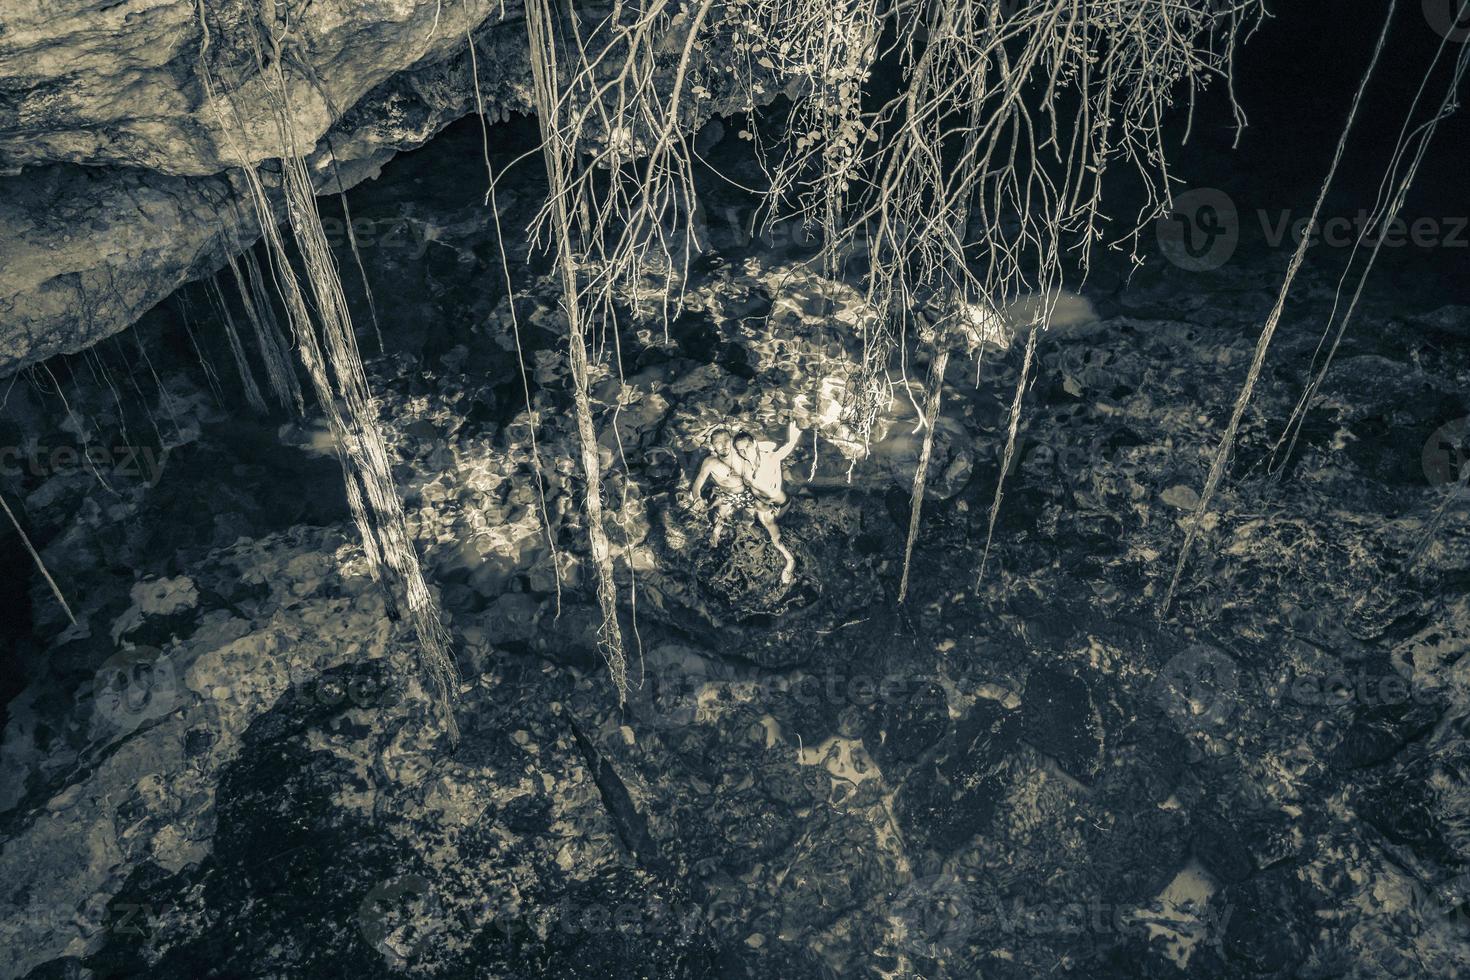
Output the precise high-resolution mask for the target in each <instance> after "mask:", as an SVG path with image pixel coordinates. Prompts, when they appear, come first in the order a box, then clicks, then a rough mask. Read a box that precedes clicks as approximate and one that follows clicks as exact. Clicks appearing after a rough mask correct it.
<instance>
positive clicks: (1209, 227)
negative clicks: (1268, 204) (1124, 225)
mask: <svg viewBox="0 0 1470 980" xmlns="http://www.w3.org/2000/svg"><path fill="white" fill-rule="evenodd" d="M1154 232H1155V234H1156V235H1157V236H1158V239H1159V248H1160V249H1161V250H1162V251H1163V253H1164V257H1165V258H1167V259H1168V260H1169V261H1170V262H1172V263H1174V264H1175V265H1177V266H1178V267H1179V268H1181V269H1184V270H1185V271H1187V272H1207V271H1209V270H1211V269H1218V268H1220V266H1222V265H1224V264H1225V263H1226V262H1229V261H1230V256H1232V255H1234V254H1235V247H1236V246H1237V245H1239V244H1240V212H1238V211H1237V210H1236V208H1235V202H1234V201H1232V200H1231V199H1230V195H1229V194H1226V193H1225V192H1224V191H1222V190H1220V189H1218V188H1215V187H1200V188H1196V189H1195V190H1192V191H1185V192H1184V193H1183V194H1179V195H1177V196H1176V197H1175V198H1174V206H1173V207H1172V208H1170V209H1169V210H1168V211H1166V212H1164V213H1163V214H1161V215H1159V217H1158V220H1157V221H1155V222H1154Z"/></svg>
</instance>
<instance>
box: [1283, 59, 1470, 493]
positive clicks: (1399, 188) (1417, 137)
mask: <svg viewBox="0 0 1470 980" xmlns="http://www.w3.org/2000/svg"><path fill="white" fill-rule="evenodd" d="M1449 43H1450V39H1449V35H1446V36H1445V37H1444V39H1443V40H1442V41H1441V42H1440V46H1439V49H1438V50H1437V51H1436V52H1435V55H1434V58H1433V59H1431V60H1430V62H1429V65H1428V66H1427V67H1426V68H1425V69H1424V80H1423V81H1422V82H1421V83H1420V85H1419V89H1418V91H1417V92H1416V93H1415V95H1414V101H1413V102H1412V103H1411V104H1410V105H1409V110H1408V112H1407V113H1406V114H1405V116H1404V123H1403V126H1402V127H1400V129H1399V136H1398V141H1397V143H1396V144H1395V146H1394V152H1393V156H1392V158H1391V160H1390V163H1389V165H1388V169H1387V171H1386V172H1385V173H1384V175H1383V180H1382V182H1381V183H1380V185H1379V196H1378V201H1377V202H1376V203H1375V206H1374V209H1373V213H1372V214H1370V215H1369V216H1368V220H1367V221H1365V222H1363V227H1362V228H1360V229H1359V231H1358V238H1357V240H1356V241H1355V242H1353V249H1352V252H1351V253H1350V255H1349V256H1348V265H1347V268H1345V269H1344V270H1343V272H1342V277H1341V278H1340V279H1339V280H1338V283H1337V292H1336V294H1335V295H1334V297H1333V302H1332V312H1331V313H1330V314H1329V315H1328V317H1327V326H1326V327H1325V328H1324V329H1323V331H1322V339H1321V340H1320V341H1318V344H1317V349H1316V350H1315V351H1313V352H1312V367H1311V369H1310V370H1311V376H1310V379H1309V380H1308V382H1307V384H1306V386H1305V387H1304V388H1303V390H1302V394H1301V397H1300V398H1299V399H1298V400H1297V403H1296V405H1295V406H1294V407H1293V409H1292V412H1291V416H1290V417H1289V418H1288V419H1287V421H1286V426H1285V427H1284V428H1283V430H1282V433H1281V436H1280V438H1278V439H1277V440H1276V442H1275V444H1274V445H1273V446H1272V447H1271V454H1270V458H1269V460H1270V463H1275V461H1276V459H1277V456H1278V455H1279V456H1280V459H1281V462H1280V463H1279V464H1276V465H1277V468H1276V470H1275V473H1276V475H1277V476H1278V477H1279V476H1280V475H1281V474H1282V473H1284V472H1285V470H1286V466H1287V462H1288V461H1289V460H1290V459H1291V456H1292V453H1293V452H1294V451H1295V450H1296V444H1297V440H1298V439H1299V438H1300V437H1301V433H1302V425H1303V424H1304V423H1305V422H1306V419H1307V412H1308V410H1309V409H1310V408H1311V407H1312V403H1313V402H1314V401H1315V400H1316V398H1317V393H1318V392H1319V391H1320V390H1321V389H1322V383H1323V382H1324V381H1325V380H1326V379H1327V372H1328V369H1329V368H1331V367H1332V360H1333V358H1334V357H1336V356H1337V351H1338V348H1339V347H1340V346H1341V345H1342V339H1343V337H1344V336H1345V335H1346V334H1347V328H1348V325H1349V324H1350V323H1351V322H1352V319H1353V314H1354V313H1355V312H1356V311H1357V309H1358V301H1359V300H1360V299H1362V296H1363V287H1364V286H1365V285H1367V282H1368V275H1369V273H1371V272H1372V271H1373V266H1374V265H1375V264H1376V263H1377V261H1378V254H1379V251H1380V250H1381V249H1382V248H1383V243H1384V241H1385V240H1387V238H1388V236H1386V235H1384V234H1382V229H1384V228H1388V227H1392V226H1393V224H1394V222H1396V221H1397V220H1398V216H1399V212H1400V211H1401V210H1402V209H1403V206H1404V201H1405V199H1406V198H1407V197H1408V195H1409V188H1410V187H1412V186H1413V185H1414V179H1415V178H1416V177H1417V176H1418V175H1419V166H1420V164H1422V163H1423V162H1424V156H1425V154H1426V153H1427V152H1428V150H1429V144H1430V142H1431V141H1432V140H1433V139H1434V134H1435V132H1436V130H1438V129H1439V124H1440V123H1441V122H1442V121H1443V120H1445V119H1446V118H1448V117H1449V116H1451V115H1453V114H1454V113H1455V111H1456V110H1457V109H1458V108H1459V104H1460V100H1459V94H1458V93H1459V90H1460V85H1461V83H1462V82H1463V81H1464V79H1465V75H1466V72H1467V69H1470V45H1462V46H1461V48H1460V52H1459V55H1458V56H1457V59H1456V61H1455V67H1454V71H1453V73H1452V74H1451V77H1450V80H1449V83H1448V85H1447V87H1446V90H1445V93H1444V96H1443V97H1442V98H1441V99H1440V102H1439V107H1438V109H1437V110H1436V111H1435V113H1434V115H1433V116H1432V117H1431V118H1429V119H1428V120H1427V121H1425V122H1424V123H1423V124H1421V125H1420V126H1418V127H1415V128H1414V129H1413V131H1412V132H1410V126H1411V124H1412V123H1413V119H1414V115H1415V113H1416V111H1417V109H1418V107H1419V100H1420V98H1421V97H1422V96H1423V94H1424V89H1425V88H1426V87H1427V86H1428V84H1429V78H1430V76H1431V75H1432V74H1433V73H1434V70H1435V68H1436V67H1437V66H1438V64H1439V59H1440V57H1441V56H1442V55H1443V53H1444V50H1445V47H1446V46H1447V45H1448V44H1449ZM1411 141H1415V142H1416V145H1415V146H1414V152H1413V156H1412V158H1411V159H1410V160H1409V162H1408V165H1407V167H1406V168H1405V169H1404V172H1403V175H1402V177H1400V178H1399V179H1398V180H1397V181H1395V180H1394V178H1395V176H1396V175H1397V174H1398V170H1399V167H1400V165H1401V164H1402V163H1403V161H1404V156H1405V154H1406V153H1407V152H1408V150H1409V144H1410V142H1411ZM1391 186H1392V188H1393V189H1392V192H1390V187H1391ZM1370 237H1371V238H1372V239H1374V241H1373V249H1372V251H1371V252H1369V253H1368V259H1367V262H1366V264H1365V265H1364V267H1363V271H1362V273H1360V274H1359V276H1358V282H1357V285H1356V286H1355V287H1354V289H1353V295H1352V297H1351V299H1349V300H1348V305H1347V309H1346V310H1345V311H1344V313H1343V316H1342V319H1341V320H1340V321H1337V332H1336V333H1335V334H1333V336H1332V344H1331V346H1329V347H1328V348H1327V355H1326V357H1325V358H1323V360H1322V364H1321V366H1320V367H1318V366H1317V359H1318V357H1319V356H1321V354H1322V347H1323V345H1324V344H1326V342H1327V337H1328V335H1329V334H1331V333H1332V324H1333V321H1334V320H1336V319H1337V307H1338V303H1339V301H1340V300H1341V298H1342V290H1343V287H1344V286H1345V285H1346V284H1347V278H1348V276H1349V275H1351V273H1352V267H1353V260H1354V259H1356V258H1357V255H1358V252H1359V250H1360V249H1362V247H1363V243H1364V242H1365V241H1366V240H1367V239H1369V238H1370Z"/></svg>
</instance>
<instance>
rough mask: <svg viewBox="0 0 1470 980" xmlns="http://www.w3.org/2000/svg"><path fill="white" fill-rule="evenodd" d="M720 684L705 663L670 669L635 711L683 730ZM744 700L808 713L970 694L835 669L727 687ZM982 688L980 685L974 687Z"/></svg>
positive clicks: (905, 676) (929, 681) (949, 682)
mask: <svg viewBox="0 0 1470 980" xmlns="http://www.w3.org/2000/svg"><path fill="white" fill-rule="evenodd" d="M716 681H717V679H716V678H715V677H713V676H712V675H711V674H710V673H709V672H708V668H707V666H705V664H704V663H703V662H702V661H695V662H694V663H693V665H692V666H682V665H681V666H678V667H674V666H670V667H667V668H664V669H661V670H653V671H650V672H649V675H648V681H647V683H645V684H644V686H643V688H642V689H641V690H640V691H639V692H638V693H637V694H636V695H635V697H634V700H633V708H634V711H635V713H636V714H637V716H638V719H639V724H640V725H642V726H645V727H651V728H664V729H672V728H682V727H685V726H688V725H692V724H695V723H697V722H698V721H699V718H700V711H701V707H700V705H701V698H702V697H703V696H704V693H705V691H706V686H707V685H709V684H712V683H715V682H716ZM721 683H724V684H727V685H728V690H729V693H730V694H731V695H733V696H735V697H736V698H738V699H739V700H741V701H743V702H745V703H748V704H753V705H756V706H760V707H764V708H769V707H771V706H773V705H776V704H780V703H783V702H784V703H790V704H794V705H797V706H799V707H802V708H812V707H815V706H817V705H822V704H825V705H835V706H837V707H845V706H849V705H850V706H854V707H859V708H867V707H870V706H873V705H878V704H883V705H900V704H905V705H911V706H920V705H922V704H923V703H926V702H927V703H931V704H934V705H937V706H941V707H942V706H943V705H944V704H945V703H946V702H947V700H948V699H949V698H952V697H953V696H955V694H956V692H957V690H961V689H963V690H969V689H973V687H966V686H965V685H966V684H967V681H966V680H965V679H963V678H950V677H943V676H940V675H938V674H928V673H912V674H909V673H903V672H893V673H888V674H882V675H875V674H866V673H862V672H857V673H852V674H844V673H838V672H837V671H834V670H831V669H830V668H829V669H827V670H825V671H823V672H821V673H804V672H798V673H793V674H760V675H756V676H753V677H750V678H747V679H744V680H734V681H727V682H721ZM980 683H982V682H981V681H979V680H976V681H975V682H974V686H979V684H980Z"/></svg>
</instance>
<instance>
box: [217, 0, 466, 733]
mask: <svg viewBox="0 0 1470 980" xmlns="http://www.w3.org/2000/svg"><path fill="white" fill-rule="evenodd" d="M277 9H278V12H279V13H280V19H278V20H275V21H273V22H271V23H269V24H266V25H262V27H263V29H262V31H261V33H263V34H264V36H265V38H266V48H268V50H267V49H266V48H262V46H261V38H260V34H257V33H256V31H255V30H254V29H252V30H250V31H249V34H250V42H251V45H252V48H253V50H254V55H255V67H256V69H257V70H258V71H259V73H260V76H261V78H262V79H264V80H266V81H267V84H266V91H267V93H268V97H269V100H270V110H271V114H272V116H273V117H274V119H275V123H276V130H277V133H276V135H277V138H278V140H279V147H280V157H279V163H280V176H281V192H282V196H283V198H284V203H285V211H286V217H287V224H288V225H289V226H290V228H291V233H292V238H293V240H294V242H295V245H296V248H297V251H298V253H299V255H300V256H301V259H302V263H303V268H304V271H305V278H306V286H307V288H309V289H310V291H311V296H312V299H313V300H314V302H313V303H308V301H307V297H306V294H305V293H304V292H303V288H302V284H301V282H300V281H299V279H298V277H297V273H296V271H295V269H294V268H293V266H292V264H291V260H290V255H289V253H288V252H287V250H286V244H285V240H284V239H283V237H282V235H281V229H280V226H279V225H277V223H276V217H275V208H274V206H273V204H272V203H271V200H270V197H269V195H268V194H267V193H266V189H265V186H264V183H263V182H262V180H261V176H260V173H259V171H258V169H257V168H256V167H255V166H253V165H251V164H250V163H249V162H248V161H249V160H250V159H251V157H250V156H249V155H247V154H246V153H243V152H241V149H240V147H239V146H238V145H235V146H233V149H234V151H235V155H236V157H237V158H238V159H239V160H241V161H242V162H243V164H244V165H243V166H242V169H241V172H242V175H243V177H244V181H245V185H246V189H247V194H248V196H249V198H250V202H251V206H252V207H253V209H254V212H255V217H256V220H257V223H258V225H259V227H260V229H261V232H262V235H263V238H264V240H265V243H266V254H267V256H268V258H269V261H270V264H271V274H272V276H273V279H274V284H275V286H276V289H277V292H278V294H279V296H280V297H281V300H282V303H283V305H284V307H285V310H286V315H287V319H288V321H289V323H290V326H291V332H292V335H293V336H294V338H295V340H296V346H297V349H298V350H299V351H300V354H301V359H302V361H303V363H304V365H305V367H306V371H307V375H308V376H309V377H310V378H311V380H312V384H313V387H314V388H315V389H316V395H317V401H318V403H319V404H320V406H321V409H322V411H323V412H324V413H325V414H326V417H327V421H328V424H329V426H330V428H331V431H332V434H333V436H334V437H335V442H336V445H337V451H338V456H339V458H340V460H341V463H342V470H343V474H344V477H345V478H346V485H347V500H348V505H349V507H350V509H351V511H352V515H353V518H354V520H355V522H356V524H357V527H358V531H359V533H360V535H361V538H362V545H363V550H364V552H365V553H366V554H367V559H368V568H369V569H370V570H371V572H372V574H373V576H374V578H375V579H376V580H377V581H378V582H379V584H380V585H381V587H382V589H383V592H384V595H385V601H386V603H387V606H388V610H389V614H390V615H391V616H393V617H394V618H397V617H398V615H399V611H400V609H401V608H402V607H406V611H407V616H408V619H409V622H410V623H411V624H412V626H413V628H414V632H415V634H416V636H417V639H418V643H419V650H418V662H419V666H420V668H421V671H422V672H423V674H424V676H425V679H426V680H427V681H428V684H429V687H430V690H431V691H432V693H433V695H434V697H435V699H436V701H437V702H438V704H439V706H440V709H441V712H442V715H443V721H444V726H445V728H446V730H447V731H448V732H449V734H450V736H451V737H452V738H453V737H457V733H458V729H457V726H456V724H455V720H454V711H453V704H452V699H453V698H454V696H455V693H456V689H457V687H458V675H457V671H456V669H455V666H454V660H453V658H452V657H451V655H450V652H449V638H448V635H447V633H446V631H445V630H444V627H443V625H442V624H441V623H440V621H439V610H438V606H437V604H436V603H435V601H434V598H433V596H432V594H431V593H430V592H429V588H428V584H427V582H426V581H425V580H424V575H423V570H422V568H421V567H420V566H419V560H418V555H417V553H416V551H415V550H414V545H413V540H412V537H411V536H410V534H409V531H408V525H407V521H406V520H405V517H404V514H403V507H402V504H401V502H400V501H399V499H398V493H397V488H396V486H395V485H394V481H393V474H392V469H391V465H390V463H389V460H388V452H387V447H386V445H385V444H384V441H383V436H382V432H381V430H380V428H379V426H378V423H377V410H376V407H375V405H374V402H373V398H372V394H371V392H370V391H369V389H368V384H367V374H366V370H365V369H364V367H363V364H362V357H361V354H360V353H359V351H358V346H357V336H356V333H355V331H354V328H353V324H352V317H351V314H350V312H349V310H348V306H347V299H346V296H345V294H344V293H343V290H342V283H341V279H340V278H339V276H338V272H337V266H336V260H335V259H334V258H333V256H332V252H331V247H330V245H329V244H328V242H327V237H326V233H325V231H324V230H323V228H322V224H321V216H320V214H319V213H318V211H317V206H316V193H315V188H314V186H313V183H312V179H311V175H310V173H309V172H308V171H307V168H306V163H305V153H306V151H307V150H309V149H310V148H309V147H302V146H300V145H299V141H298V138H297V134H296V129H295V124H294V122H293V120H294V113H293V111H292V110H293V106H292V100H291V94H290V86H289V82H288V79H287V77H286V69H285V59H286V57H287V43H288V41H289V39H290V33H291V24H290V21H289V8H277ZM199 21H200V25H201V29H202V30H203V37H204V41H203V45H202V46H201V49H200V56H199V64H200V78H201V82H202V84H203V86H204V90H205V95H206V98H207V99H208V100H209V101H210V103H211V104H212V105H213V107H214V109H215V111H216V113H217V115H218V118H219V122H220V128H221V131H222V132H223V133H224V134H225V136H226V138H227V139H228V140H229V141H230V142H231V143H232V144H234V143H235V139H234V136H233V131H232V130H231V128H230V126H229V125H228V123H227V121H226V119H225V117H224V112H223V108H222V105H221V102H222V100H221V98H220V96H219V94H218V92H217V86H216V84H215V81H214V77H213V72H212V70H211V68H210V62H209V49H210V40H211V39H210V31H209V24H208V18H207V16H206V10H205V7H204V4H203V0H200V5H199ZM223 101H224V102H226V103H228V104H229V105H230V107H231V109H232V110H235V111H237V110H238V107H237V106H235V105H234V104H233V101H231V100H228V99H226V100H223ZM242 128H243V127H242ZM242 295H244V291H243V290H242ZM313 309H314V310H315V313H316V317H315V320H316V322H314V321H313V317H312V315H311V311H312V310H313ZM317 322H319V324H320V330H321V336H320V337H318V333H317V329H318V328H317Z"/></svg>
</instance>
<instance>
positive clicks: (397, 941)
mask: <svg viewBox="0 0 1470 980" xmlns="http://www.w3.org/2000/svg"><path fill="white" fill-rule="evenodd" d="M438 906H439V903H438V897H437V896H436V895H435V894H434V886H433V883H432V882H430V881H429V879H427V878H425V877H423V876H422V875H415V874H408V875H399V876H397V877H395V878H389V879H388V880H386V881H380V882H378V884H376V885H374V886H373V888H372V890H371V891H369V892H368V893H367V895H365V896H363V900H362V902H361V903H360V904H359V905H358V906H357V927H358V930H359V931H360V932H361V933H362V938H364V939H366V940H367V941H368V945H370V946H372V948H373V949H375V950H377V951H378V952H379V953H381V954H383V956H385V957H387V958H388V960H389V961H390V962H391V963H392V964H393V965H394V966H395V967H402V966H405V965H407V964H409V963H411V962H412V961H413V960H414V957H415V955H416V954H417V953H418V950H419V948H420V947H421V946H423V945H424V944H425V943H426V942H428V941H429V940H430V939H432V938H433V934H434V933H435V932H437V931H438V929H437V928H436V926H437V923H438V921H439V920H442V916H441V915H440V914H439V913H440V911H441V910H440V909H439V907H438ZM416 912H417V913H418V914H415V913H416ZM426 924H427V925H429V928H424V926H425V925H426Z"/></svg>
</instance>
